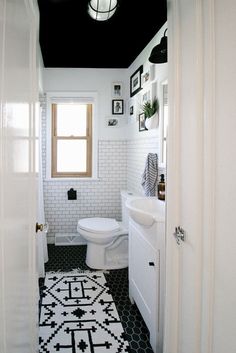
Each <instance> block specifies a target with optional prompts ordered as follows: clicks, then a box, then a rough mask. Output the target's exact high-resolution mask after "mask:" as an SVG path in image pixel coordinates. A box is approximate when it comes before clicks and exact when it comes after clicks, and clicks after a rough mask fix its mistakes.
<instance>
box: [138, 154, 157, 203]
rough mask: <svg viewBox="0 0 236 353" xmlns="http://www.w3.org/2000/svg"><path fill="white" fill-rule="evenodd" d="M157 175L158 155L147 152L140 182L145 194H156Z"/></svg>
mask: <svg viewBox="0 0 236 353" xmlns="http://www.w3.org/2000/svg"><path fill="white" fill-rule="evenodd" d="M157 177H158V156H157V154H156V153H148V155H147V159H146V165H145V169H144V172H143V175H142V182H141V185H142V187H143V188H144V193H145V195H146V196H156V184H157Z"/></svg>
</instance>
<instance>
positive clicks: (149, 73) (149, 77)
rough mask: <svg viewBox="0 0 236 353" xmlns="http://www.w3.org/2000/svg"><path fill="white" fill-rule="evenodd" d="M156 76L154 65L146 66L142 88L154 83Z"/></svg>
mask: <svg viewBox="0 0 236 353" xmlns="http://www.w3.org/2000/svg"><path fill="white" fill-rule="evenodd" d="M154 76H155V68H154V65H146V66H145V68H144V70H143V73H142V77H141V79H142V87H144V86H145V85H146V84H148V83H150V82H151V81H153V79H154Z"/></svg>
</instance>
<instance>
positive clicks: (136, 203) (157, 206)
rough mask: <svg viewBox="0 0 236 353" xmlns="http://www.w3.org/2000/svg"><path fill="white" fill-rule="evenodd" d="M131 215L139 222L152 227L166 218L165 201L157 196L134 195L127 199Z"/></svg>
mask: <svg viewBox="0 0 236 353" xmlns="http://www.w3.org/2000/svg"><path fill="white" fill-rule="evenodd" d="M126 207H127V208H128V210H129V216H130V217H131V218H132V219H133V220H134V221H135V222H136V223H138V224H140V225H142V226H145V227H151V226H152V225H153V224H154V223H155V222H164V220H165V202H163V201H161V200H159V199H158V198H157V197H147V196H146V197H145V196H143V197H142V196H140V197H133V198H130V199H128V200H127V201H126Z"/></svg>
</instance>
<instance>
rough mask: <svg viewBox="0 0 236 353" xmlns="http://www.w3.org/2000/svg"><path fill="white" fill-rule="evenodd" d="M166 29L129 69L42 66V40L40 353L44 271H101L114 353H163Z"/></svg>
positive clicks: (164, 25) (45, 337) (43, 330)
mask: <svg viewBox="0 0 236 353" xmlns="http://www.w3.org/2000/svg"><path fill="white" fill-rule="evenodd" d="M39 5H41V9H40V10H41V16H45V13H44V12H43V6H42V2H39ZM120 6H122V3H121V4H120ZM118 10H119V9H118ZM117 12H118V13H117V14H114V17H115V16H119V11H117ZM165 17H166V16H165V15H164V16H163V18H165ZM41 21H42V18H41ZM98 22H99V21H98ZM107 22H109V20H107ZM99 24H100V25H101V24H102V21H100V23H98V25H99ZM167 35H168V32H167V22H166V19H165V20H162V24H161V26H160V25H159V28H158V30H157V31H156V33H155V34H154V35H153V36H152V37H151V40H150V41H148V43H146V44H145V45H144V46H143V48H142V50H141V51H140V52H139V53H138V55H136V57H135V58H134V60H132V62H131V63H130V64H129V65H128V67H127V68H123V67H121V68H119V67H116V68H112V67H108V68H106V67H105V65H106V64H105V63H104V67H103V68H94V67H89V65H88V67H71V68H68V67H64V68H63V67H53V65H48V66H47V65H45V63H46V64H47V59H48V57H47V53H45V51H44V50H43V45H44V42H43V39H42V38H43V35H42V37H41V47H42V48H41V49H42V54H43V59H44V62H42V63H41V64H42V68H41V70H40V97H39V101H40V134H39V212H38V213H39V214H38V222H39V224H41V225H39V226H38V227H39V230H40V231H39V232H38V269H39V284H40V300H39V304H40V305H39V313H40V318H39V328H40V333H39V335H40V344H39V350H40V352H44V349H46V348H47V349H49V350H50V349H52V348H50V347H53V344H55V347H56V346H57V345H58V344H59V343H58V342H57V343H55V342H56V341H55V342H54V343H52V342H51V343H50V344H51V346H50V345H49V346H47V343H45V342H47V340H49V341H50V339H49V338H48V335H51V331H50V330H49V329H48V325H47V324H45V322H47V315H48V312H47V311H46V312H45V307H46V306H47V304H45V303H44V300H46V299H44V297H45V296H46V297H47V294H46V292H47V290H48V287H47V285H45V276H46V275H49V276H50V274H55V275H58V274H59V273H62V274H67V275H68V274H71V273H73V274H79V273H82V272H83V271H84V273H88V272H89V273H93V272H94V271H98V273H100V272H101V271H102V273H103V274H104V276H105V279H106V281H107V285H108V287H109V290H110V292H111V295H112V297H113V300H114V303H115V306H116V309H117V311H118V315H119V318H120V322H121V325H122V327H123V329H122V330H124V336H122V337H123V340H124V341H125V342H126V345H124V344H123V348H120V349H121V350H118V351H119V352H126V351H130V352H139V353H148V352H149V353H151V352H154V353H161V352H162V349H163V325H164V323H163V315H164V314H163V313H164V277H165V187H166V185H165V179H166V143H167V125H168V64H167ZM163 38H164V39H163ZM163 40H166V42H165V45H166V48H165V50H166V52H165V53H164V55H163V57H161V58H160V57H158V55H157V53H154V54H153V48H154V47H155V49H157V47H158V45H159V46H160V43H161V41H163ZM42 43H43V45H42ZM162 49H163V48H162ZM151 53H152V55H151ZM122 55H125V53H122ZM153 55H154V57H153ZM155 55H156V56H155ZM161 55H162V54H161ZM111 65H112V63H111ZM154 100H156V102H157V107H156V109H155V110H156V111H155V112H154V113H156V114H155V117H154V122H153V123H152V125H150V126H149V125H147V124H145V118H146V122H147V120H150V121H151V120H152V119H149V118H148V117H147V115H146V112H144V110H143V107H144V105H145V103H146V102H151V103H152V102H153V101H154ZM151 115H153V114H151ZM42 225H44V226H43V228H42ZM59 290H60V289H59ZM45 318H46V319H45ZM95 318H96V314H95ZM111 330H112V328H111ZM46 331H47V332H46ZM56 337H57V335H56ZM120 340H121V338H120ZM78 342H80V343H79V345H78V347H79V348H80V349H81V350H80V351H82V352H92V351H93V350H92V348H91V347H90V348H89V347H87V348H86V345H88V346H89V344H88V342H87V341H86V339H85V340H84V341H83V342H87V343H84V345H85V346H83V342H82V341H80V340H79V338H78ZM81 342H82V343H81ZM109 342H110V341H109ZM55 347H54V349H55ZM57 347H58V350H60V349H62V347H63V346H60V345H59V346H57ZM83 349H84V350H83ZM86 349H88V350H86ZM89 349H91V350H89ZM62 351H63V352H64V350H62ZM108 351H111V352H116V350H115V348H110V349H108ZM118 351H117V352H118ZM50 352H51V350H50ZM53 352H54V350H53ZM65 352H66V351H65ZM101 352H103V350H101Z"/></svg>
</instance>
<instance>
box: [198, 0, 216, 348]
mask: <svg viewBox="0 0 236 353" xmlns="http://www.w3.org/2000/svg"><path fill="white" fill-rule="evenodd" d="M204 14H205V20H204V28H205V42H204V52H205V56H204V64H205V71H204V73H205V101H204V109H205V116H204V156H205V159H204V166H203V173H204V175H203V177H204V180H205V183H204V189H203V195H204V209H203V214H204V219H203V222H204V223H203V226H204V228H203V287H202V296H203V305H202V322H201V324H202V327H201V329H202V332H201V353H212V352H213V345H212V342H213V317H214V266H215V233H216V232H215V230H216V228H215V212H216V205H215V203H216V201H215V195H216V180H215V179H216V175H215V173H216V121H215V82H216V78H215V75H216V73H215V56H216V53H215V1H214V0H208V1H207V2H205V3H204Z"/></svg>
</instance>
